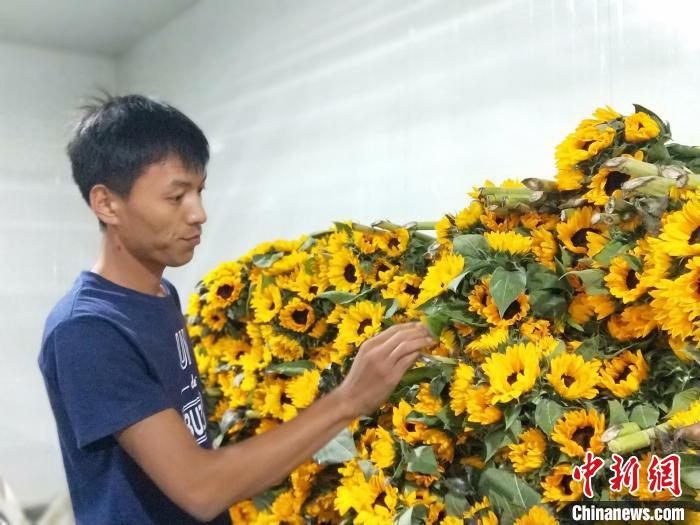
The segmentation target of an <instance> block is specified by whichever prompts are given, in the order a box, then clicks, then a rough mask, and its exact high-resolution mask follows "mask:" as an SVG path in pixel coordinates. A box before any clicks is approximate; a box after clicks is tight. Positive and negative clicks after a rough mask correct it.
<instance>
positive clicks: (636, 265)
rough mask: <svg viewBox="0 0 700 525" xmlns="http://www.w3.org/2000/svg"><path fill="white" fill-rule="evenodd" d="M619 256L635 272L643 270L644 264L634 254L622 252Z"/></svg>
mask: <svg viewBox="0 0 700 525" xmlns="http://www.w3.org/2000/svg"><path fill="white" fill-rule="evenodd" d="M620 257H622V258H623V259H624V260H625V261H626V262H627V264H629V265H630V268H632V269H633V270H634V271H635V272H641V271H642V270H644V266H643V265H642V261H641V260H640V259H639V257H635V256H634V255H630V254H628V253H623V254H622V255H620Z"/></svg>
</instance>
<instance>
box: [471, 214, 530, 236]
mask: <svg viewBox="0 0 700 525" xmlns="http://www.w3.org/2000/svg"><path fill="white" fill-rule="evenodd" d="M479 220H480V221H481V222H482V224H483V225H484V226H486V227H487V228H488V229H489V230H491V231H495V232H507V231H509V230H513V229H515V228H516V227H517V226H518V224H519V223H520V217H519V216H518V215H516V214H514V213H511V214H508V215H502V214H498V213H496V212H493V211H485V212H484V213H482V214H481V215H480V216H479Z"/></svg>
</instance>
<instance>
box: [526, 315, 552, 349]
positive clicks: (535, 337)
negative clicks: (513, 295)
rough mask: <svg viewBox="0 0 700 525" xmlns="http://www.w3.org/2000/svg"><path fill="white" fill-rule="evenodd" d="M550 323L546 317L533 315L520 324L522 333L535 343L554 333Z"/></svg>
mask: <svg viewBox="0 0 700 525" xmlns="http://www.w3.org/2000/svg"><path fill="white" fill-rule="evenodd" d="M549 327H550V323H549V321H547V320H546V319H535V318H534V317H531V318H529V319H527V320H526V321H525V322H524V323H523V324H521V325H520V334H521V335H522V336H523V337H527V338H528V339H529V340H530V341H532V342H533V343H537V342H538V341H540V340H542V339H543V338H545V337H550V336H551V335H552V333H551V331H550V329H549Z"/></svg>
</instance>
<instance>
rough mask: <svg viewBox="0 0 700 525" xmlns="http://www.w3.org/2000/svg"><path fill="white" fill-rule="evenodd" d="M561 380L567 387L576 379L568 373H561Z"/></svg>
mask: <svg viewBox="0 0 700 525" xmlns="http://www.w3.org/2000/svg"><path fill="white" fill-rule="evenodd" d="M561 380H562V382H563V383H564V384H565V385H566V387H567V388H568V387H570V386H571V385H572V384H573V383H574V381H576V380H575V379H574V378H573V377H571V376H570V375H568V374H564V375H562V376H561Z"/></svg>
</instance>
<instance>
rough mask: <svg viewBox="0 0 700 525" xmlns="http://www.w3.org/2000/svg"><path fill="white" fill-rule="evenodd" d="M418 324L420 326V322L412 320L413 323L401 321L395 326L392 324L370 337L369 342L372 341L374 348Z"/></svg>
mask: <svg viewBox="0 0 700 525" xmlns="http://www.w3.org/2000/svg"><path fill="white" fill-rule="evenodd" d="M417 326H420V323H419V322H417V321H416V322H411V323H399V324H395V325H394V326H390V327H389V328H387V329H386V330H384V331H383V332H381V333H379V334H377V335H375V336H374V337H372V338H371V339H369V340H368V341H367V342H368V343H371V346H372V348H374V347H376V346H379V345H380V344H382V343H384V342H385V341H387V340H388V339H389V338H390V337H391V336H393V335H395V334H397V333H401V332H403V331H405V330H410V329H412V328H416V327H417Z"/></svg>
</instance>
